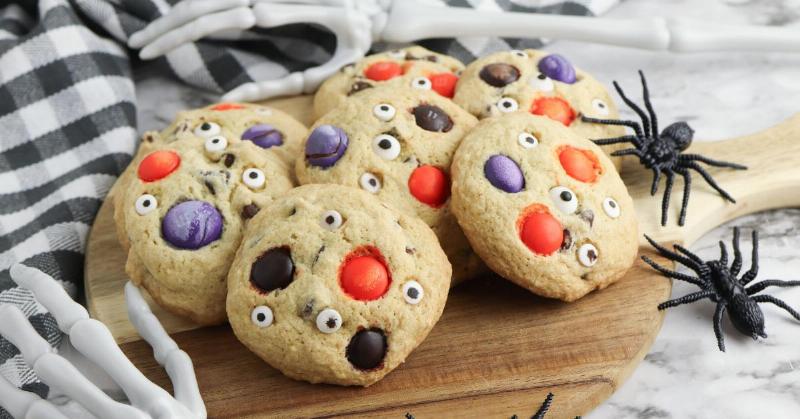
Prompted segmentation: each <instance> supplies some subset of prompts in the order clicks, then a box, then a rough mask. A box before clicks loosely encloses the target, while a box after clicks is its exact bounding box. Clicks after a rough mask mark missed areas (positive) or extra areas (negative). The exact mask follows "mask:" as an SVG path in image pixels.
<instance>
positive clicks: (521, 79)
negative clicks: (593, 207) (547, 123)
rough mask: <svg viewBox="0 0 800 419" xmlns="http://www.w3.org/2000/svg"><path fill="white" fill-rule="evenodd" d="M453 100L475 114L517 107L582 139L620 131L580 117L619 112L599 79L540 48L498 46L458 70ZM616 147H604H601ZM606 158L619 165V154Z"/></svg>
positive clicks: (492, 113)
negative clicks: (543, 117)
mask: <svg viewBox="0 0 800 419" xmlns="http://www.w3.org/2000/svg"><path fill="white" fill-rule="evenodd" d="M453 100H454V101H455V102H456V103H457V104H459V105H460V106H461V107H463V108H464V109H466V110H467V111H469V112H470V113H471V114H473V115H475V116H476V117H478V118H480V119H483V118H487V117H490V116H497V115H502V114H504V113H508V112H515V111H517V110H522V111H528V112H530V113H532V114H534V115H542V116H547V117H549V118H551V119H554V120H556V121H559V122H561V123H562V124H563V125H565V126H567V127H569V128H570V129H571V130H573V131H574V132H575V133H577V134H578V135H580V136H581V137H583V138H588V139H601V138H611V137H619V136H622V135H625V130H624V128H623V127H620V126H610V125H602V124H592V123H587V122H583V121H581V116H582V115H585V116H588V117H593V118H606V119H619V113H618V111H617V107H616V105H615V104H614V101H613V100H612V98H611V96H610V95H609V94H608V91H607V90H606V88H605V87H604V86H603V84H602V83H600V82H599V81H597V80H596V79H595V78H594V77H592V76H591V75H590V74H589V73H586V72H584V71H582V70H580V69H578V68H575V67H574V66H573V65H572V64H571V63H570V62H569V61H568V60H567V59H566V58H565V57H563V56H561V55H558V54H549V53H547V52H545V51H538V50H533V49H528V50H525V51H520V50H512V51H504V52H497V53H494V54H491V55H488V56H486V57H483V58H481V59H478V60H475V61H473V62H472V63H471V64H470V65H468V66H467V68H466V69H465V70H464V72H463V73H462V75H461V79H460V80H459V82H458V86H457V87H456V93H455V96H454V97H453ZM621 148H624V145H617V146H614V147H608V148H607V150H606V152H608V153H611V152H612V151H614V150H619V149H621ZM612 161H613V162H614V164H615V166H616V167H617V169H619V168H620V167H621V162H622V160H621V159H620V158H617V157H614V158H612Z"/></svg>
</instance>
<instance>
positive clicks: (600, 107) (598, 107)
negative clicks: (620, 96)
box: [592, 99, 610, 116]
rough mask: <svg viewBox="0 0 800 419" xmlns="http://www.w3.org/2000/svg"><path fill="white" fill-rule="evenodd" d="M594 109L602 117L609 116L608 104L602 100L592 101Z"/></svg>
mask: <svg viewBox="0 0 800 419" xmlns="http://www.w3.org/2000/svg"><path fill="white" fill-rule="evenodd" d="M592 109H594V111H595V112H596V113H597V114H598V115H601V116H608V114H609V112H610V111H609V109H608V104H607V103H606V102H604V101H602V100H600V99H592Z"/></svg>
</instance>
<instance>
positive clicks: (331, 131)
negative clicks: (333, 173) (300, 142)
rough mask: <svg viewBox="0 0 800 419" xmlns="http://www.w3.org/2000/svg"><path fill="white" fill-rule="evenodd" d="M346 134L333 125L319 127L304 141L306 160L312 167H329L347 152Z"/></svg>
mask: <svg viewBox="0 0 800 419" xmlns="http://www.w3.org/2000/svg"><path fill="white" fill-rule="evenodd" d="M348 143H349V141H348V139H347V134H345V132H344V131H343V130H342V129H341V128H339V127H335V126H333V125H320V126H318V127H317V128H315V129H314V131H312V132H311V135H309V136H308V140H306V160H308V163H309V164H311V165H312V166H317V167H323V168H327V167H331V166H333V165H334V164H336V162H337V161H338V160H339V159H340V158H341V157H342V155H343V154H344V152H345V151H346V150H347V145H348Z"/></svg>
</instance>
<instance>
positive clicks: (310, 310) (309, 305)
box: [300, 298, 314, 319]
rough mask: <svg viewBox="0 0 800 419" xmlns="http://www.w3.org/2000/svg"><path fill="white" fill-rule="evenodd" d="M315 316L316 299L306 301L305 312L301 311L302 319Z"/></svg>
mask: <svg viewBox="0 0 800 419" xmlns="http://www.w3.org/2000/svg"><path fill="white" fill-rule="evenodd" d="M312 314H314V299H313V298H312V299H310V300H308V301H306V303H305V305H303V310H301V311H300V317H302V318H304V319H309V318H311V315H312Z"/></svg>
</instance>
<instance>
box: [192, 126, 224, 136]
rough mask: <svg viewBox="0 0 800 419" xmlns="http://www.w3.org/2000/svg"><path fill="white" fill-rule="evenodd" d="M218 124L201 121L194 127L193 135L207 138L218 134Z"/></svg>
mask: <svg viewBox="0 0 800 419" xmlns="http://www.w3.org/2000/svg"><path fill="white" fill-rule="evenodd" d="M219 131H220V129H219V125H217V124H215V123H213V122H202V123H200V125H198V126H196V127H195V128H194V135H196V136H198V137H203V138H208V137H212V136H214V135H217V134H219Z"/></svg>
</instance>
